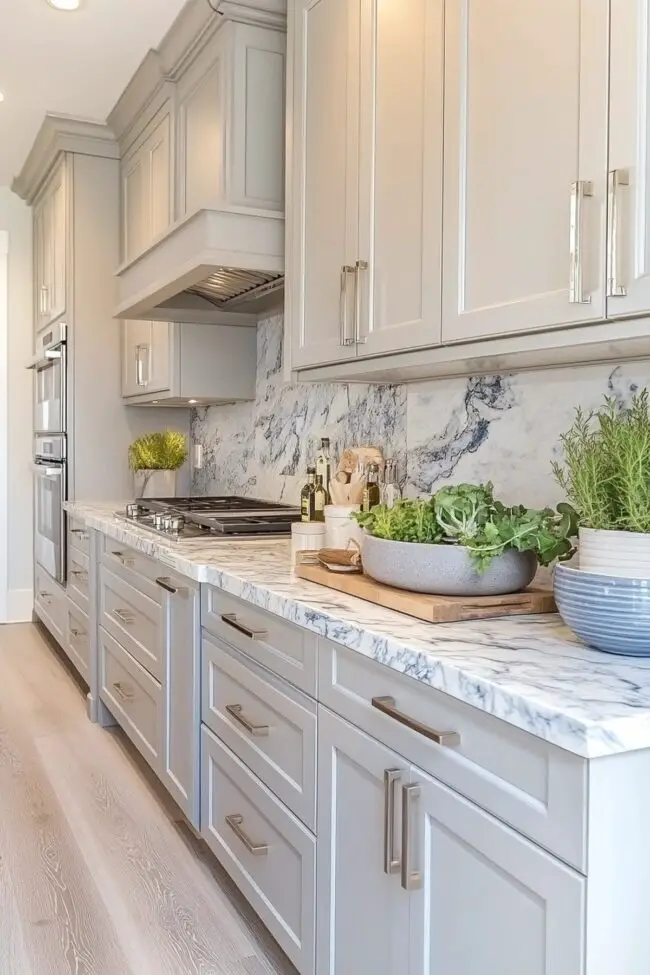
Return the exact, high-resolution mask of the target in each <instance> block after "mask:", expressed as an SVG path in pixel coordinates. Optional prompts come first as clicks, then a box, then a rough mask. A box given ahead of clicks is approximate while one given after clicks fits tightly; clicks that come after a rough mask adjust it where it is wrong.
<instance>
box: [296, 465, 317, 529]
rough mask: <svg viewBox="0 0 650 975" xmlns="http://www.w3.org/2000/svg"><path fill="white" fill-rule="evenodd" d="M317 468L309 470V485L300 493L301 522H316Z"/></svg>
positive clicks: (309, 468)
mask: <svg viewBox="0 0 650 975" xmlns="http://www.w3.org/2000/svg"><path fill="white" fill-rule="evenodd" d="M315 501H316V468H315V467H308V468H307V483H306V484H305V486H304V487H303V489H302V491H301V492H300V520H301V521H314V520H315V517H314V516H315Z"/></svg>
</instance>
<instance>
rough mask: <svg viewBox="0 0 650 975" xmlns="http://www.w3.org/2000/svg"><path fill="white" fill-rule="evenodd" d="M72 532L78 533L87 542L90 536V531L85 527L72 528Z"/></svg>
mask: <svg viewBox="0 0 650 975" xmlns="http://www.w3.org/2000/svg"><path fill="white" fill-rule="evenodd" d="M70 534H71V535H77V536H78V537H79V538H80V539H81V540H82V541H83V542H87V541H88V538H89V535H88V532H87V531H86V530H85V528H71V529H70Z"/></svg>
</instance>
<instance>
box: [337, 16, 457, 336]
mask: <svg viewBox="0 0 650 975" xmlns="http://www.w3.org/2000/svg"><path fill="white" fill-rule="evenodd" d="M443 47H444V3H443V0H364V2H363V4H362V18H361V114H360V140H359V158H360V168H359V185H360V200H359V254H358V256H359V259H360V262H361V263H360V265H359V266H358V269H357V270H356V274H357V275H358V282H357V286H358V288H359V301H358V311H359V319H360V320H359V339H360V344H359V354H360V355H375V354H381V353H389V352H398V351H400V350H404V349H412V348H416V347H417V346H426V345H434V344H436V343H438V342H439V341H440V317H441V275H442V271H441V239H442V110H443Z"/></svg>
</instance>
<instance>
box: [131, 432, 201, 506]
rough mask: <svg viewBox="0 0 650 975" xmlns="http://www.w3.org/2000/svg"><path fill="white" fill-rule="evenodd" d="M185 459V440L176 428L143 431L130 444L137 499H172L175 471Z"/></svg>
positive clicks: (174, 488)
mask: <svg viewBox="0 0 650 975" xmlns="http://www.w3.org/2000/svg"><path fill="white" fill-rule="evenodd" d="M186 460H187V439H186V438H185V437H184V436H183V434H182V433H178V432H176V431H175V430H165V432H164V433H145V434H143V435H142V436H141V437H138V438H137V440H134V441H133V443H132V444H131V446H130V447H129V466H130V468H131V470H132V471H133V475H134V480H135V495H136V497H138V498H173V497H175V495H176V471H177V470H178V469H179V467H182V466H183V464H184V463H185V461H186Z"/></svg>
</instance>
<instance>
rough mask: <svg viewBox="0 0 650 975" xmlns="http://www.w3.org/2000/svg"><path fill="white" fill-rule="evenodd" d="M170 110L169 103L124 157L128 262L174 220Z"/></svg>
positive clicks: (124, 227) (124, 229) (124, 243)
mask: <svg viewBox="0 0 650 975" xmlns="http://www.w3.org/2000/svg"><path fill="white" fill-rule="evenodd" d="M170 111H171V109H170V106H169V104H165V105H164V106H163V107H162V108H161V109H160V111H159V112H158V113H157V114H156V116H155V117H154V118H153V119H152V120H151V122H150V123H149V124H148V125H147V127H146V128H145V129H144V131H143V132H142V134H141V135H140V137H139V138H138V139H137V140H136V142H135V143H134V145H133V146H132V147H131V149H130V150H129V151H128V153H127V154H126V155H125V156H124V158H123V159H122V163H121V173H122V256H123V259H124V260H125V261H127V262H128V261H132V260H133V259H134V258H136V257H137V256H138V255H139V254H141V253H142V252H143V251H144V250H146V249H147V247H148V246H149V245H150V244H151V242H152V241H154V240H155V239H156V238H157V237H160V235H161V234H163V233H164V232H165V230H167V228H168V227H169V225H170V223H171V221H172V181H171V179H172V140H171V131H172V129H171V116H170Z"/></svg>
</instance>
